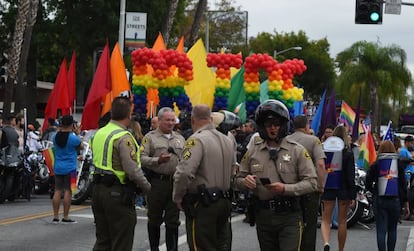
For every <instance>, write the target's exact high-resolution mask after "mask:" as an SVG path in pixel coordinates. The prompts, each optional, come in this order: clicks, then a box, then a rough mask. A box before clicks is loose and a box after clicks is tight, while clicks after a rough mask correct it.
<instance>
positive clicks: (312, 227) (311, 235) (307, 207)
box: [300, 192, 320, 251]
mask: <svg viewBox="0 0 414 251" xmlns="http://www.w3.org/2000/svg"><path fill="white" fill-rule="evenodd" d="M319 197H320V194H319V192H316V193H310V194H306V195H303V196H302V205H303V208H302V210H303V227H304V228H303V238H302V243H301V249H300V250H301V251H315V246H316V229H317V224H318V211H319Z"/></svg>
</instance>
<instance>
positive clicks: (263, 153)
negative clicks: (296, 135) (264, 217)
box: [236, 138, 317, 200]
mask: <svg viewBox="0 0 414 251" xmlns="http://www.w3.org/2000/svg"><path fill="white" fill-rule="evenodd" d="M248 174H252V175H256V183H257V187H256V189H255V190H254V194H255V195H256V196H258V197H259V199H260V200H269V199H272V198H273V197H274V196H276V194H273V193H272V192H270V191H269V190H268V189H267V188H266V187H264V186H263V185H262V184H261V182H260V178H269V179H270V181H271V183H274V182H281V183H284V184H285V191H284V193H283V196H298V195H302V194H306V193H310V192H314V191H316V188H317V176H316V171H315V167H314V165H313V162H312V159H311V157H310V155H309V153H308V152H307V151H306V149H305V148H304V147H303V146H302V145H300V144H298V143H296V142H295V141H291V140H289V139H286V138H284V139H283V140H282V142H281V144H280V150H279V153H278V158H277V160H276V161H273V160H271V159H270V155H269V147H268V146H267V144H266V142H265V141H264V140H262V139H260V140H259V139H255V144H254V145H252V146H251V148H250V149H249V150H248V151H247V152H246V154H245V155H244V156H243V159H242V161H241V163H240V171H239V173H238V174H237V176H236V186H237V187H238V188H240V189H246V187H245V186H244V177H246V176H247V175H248Z"/></svg>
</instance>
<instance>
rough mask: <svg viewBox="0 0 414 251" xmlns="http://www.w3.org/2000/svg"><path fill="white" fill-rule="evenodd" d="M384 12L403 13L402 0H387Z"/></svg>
mask: <svg viewBox="0 0 414 251" xmlns="http://www.w3.org/2000/svg"><path fill="white" fill-rule="evenodd" d="M384 13H385V14H393V15H400V14H401V0H386V1H385V10H384Z"/></svg>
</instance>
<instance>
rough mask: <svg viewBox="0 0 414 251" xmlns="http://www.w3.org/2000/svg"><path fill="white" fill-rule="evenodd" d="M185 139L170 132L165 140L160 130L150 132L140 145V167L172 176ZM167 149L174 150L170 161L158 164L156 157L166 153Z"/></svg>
mask: <svg viewBox="0 0 414 251" xmlns="http://www.w3.org/2000/svg"><path fill="white" fill-rule="evenodd" d="M184 143H185V139H184V137H183V136H181V135H180V134H179V133H177V132H174V131H173V132H172V133H171V136H170V138H167V136H166V135H164V133H162V131H161V130H160V129H156V130H154V131H150V132H149V133H147V134H146V135H145V136H144V138H143V139H142V143H141V164H142V166H144V167H146V168H148V169H150V170H152V171H154V172H156V173H158V174H166V175H172V174H174V172H175V170H176V167H177V165H178V161H179V156H180V154H181V153H182V151H183V149H184ZM168 147H172V148H173V149H174V152H175V154H174V153H173V154H172V156H171V159H170V161H168V162H166V163H162V164H158V157H159V156H160V154H161V153H168Z"/></svg>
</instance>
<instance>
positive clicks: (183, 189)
mask: <svg viewBox="0 0 414 251" xmlns="http://www.w3.org/2000/svg"><path fill="white" fill-rule="evenodd" d="M234 163H235V157H234V145H233V142H232V141H231V139H230V138H229V137H228V136H226V135H224V134H222V133H221V132H219V131H217V130H216V129H215V128H214V126H213V125H212V124H211V125H207V126H204V127H202V128H200V129H199V130H198V131H196V132H195V133H194V134H193V135H191V137H190V138H188V139H187V142H186V145H185V149H184V152H183V154H182V160H181V161H180V163H179V164H178V166H177V171H176V172H175V174H174V189H173V200H174V201H175V202H181V201H182V198H183V197H184V195H185V194H186V193H197V186H198V185H202V184H204V185H205V186H206V188H212V187H216V188H219V189H222V190H224V191H225V190H228V189H230V183H231V177H232V165H233V164H234Z"/></svg>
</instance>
